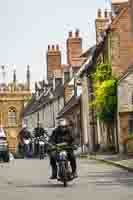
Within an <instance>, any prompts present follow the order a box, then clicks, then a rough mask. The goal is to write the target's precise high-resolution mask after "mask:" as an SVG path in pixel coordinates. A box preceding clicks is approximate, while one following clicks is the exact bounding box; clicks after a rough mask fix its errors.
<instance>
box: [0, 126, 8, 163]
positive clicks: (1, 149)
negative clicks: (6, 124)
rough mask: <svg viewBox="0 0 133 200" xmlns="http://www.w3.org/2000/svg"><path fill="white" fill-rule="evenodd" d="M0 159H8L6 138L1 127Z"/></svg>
mask: <svg viewBox="0 0 133 200" xmlns="http://www.w3.org/2000/svg"><path fill="white" fill-rule="evenodd" d="M0 160H3V161H4V162H9V160H10V156H9V148H8V143H7V138H6V135H5V132H4V129H3V128H0Z"/></svg>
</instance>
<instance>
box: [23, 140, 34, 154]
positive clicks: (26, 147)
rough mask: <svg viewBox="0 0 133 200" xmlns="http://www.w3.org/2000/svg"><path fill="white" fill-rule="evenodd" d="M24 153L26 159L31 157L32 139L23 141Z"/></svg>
mask: <svg viewBox="0 0 133 200" xmlns="http://www.w3.org/2000/svg"><path fill="white" fill-rule="evenodd" d="M23 143H24V146H23V153H24V156H25V157H29V156H30V153H31V146H32V141H31V139H30V138H29V139H23Z"/></svg>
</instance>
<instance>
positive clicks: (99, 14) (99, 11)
mask: <svg viewBox="0 0 133 200" xmlns="http://www.w3.org/2000/svg"><path fill="white" fill-rule="evenodd" d="M97 17H98V18H101V17H102V10H101V9H100V8H99V9H98V11H97Z"/></svg>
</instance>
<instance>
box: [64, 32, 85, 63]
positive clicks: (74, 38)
mask: <svg viewBox="0 0 133 200" xmlns="http://www.w3.org/2000/svg"><path fill="white" fill-rule="evenodd" d="M79 35H80V33H79V30H78V29H77V30H76V31H75V33H73V32H72V31H70V32H69V37H68V39H67V42H66V43H67V44H66V45H67V64H69V65H73V66H74V65H75V64H76V63H75V62H76V61H75V60H76V59H77V58H80V55H81V53H82V38H81V37H80V36H79Z"/></svg>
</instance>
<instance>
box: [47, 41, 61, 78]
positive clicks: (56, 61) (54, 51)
mask: <svg viewBox="0 0 133 200" xmlns="http://www.w3.org/2000/svg"><path fill="white" fill-rule="evenodd" d="M56 70H61V51H60V49H59V45H58V44H57V45H52V46H50V45H48V51H47V78H48V80H50V79H52V78H53V75H54V72H55V71H56Z"/></svg>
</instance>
